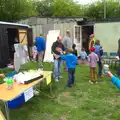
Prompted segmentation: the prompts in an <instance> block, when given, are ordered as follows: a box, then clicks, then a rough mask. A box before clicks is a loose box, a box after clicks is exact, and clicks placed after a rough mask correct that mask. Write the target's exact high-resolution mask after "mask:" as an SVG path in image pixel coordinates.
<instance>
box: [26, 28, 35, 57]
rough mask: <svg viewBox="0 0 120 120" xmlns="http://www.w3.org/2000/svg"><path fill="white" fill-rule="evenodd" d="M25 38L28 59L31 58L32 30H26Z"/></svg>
mask: <svg viewBox="0 0 120 120" xmlns="http://www.w3.org/2000/svg"><path fill="white" fill-rule="evenodd" d="M27 36H28V52H29V57H30V58H31V57H32V46H33V44H34V43H33V30H32V28H28V29H27Z"/></svg>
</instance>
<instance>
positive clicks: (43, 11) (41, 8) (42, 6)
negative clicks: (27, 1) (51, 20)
mask: <svg viewBox="0 0 120 120" xmlns="http://www.w3.org/2000/svg"><path fill="white" fill-rule="evenodd" d="M53 1H54V0H41V1H39V0H37V1H35V2H34V5H35V6H36V11H37V13H38V16H40V17H51V16H52V14H53V10H52V3H53Z"/></svg>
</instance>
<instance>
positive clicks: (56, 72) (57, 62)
mask: <svg viewBox="0 0 120 120" xmlns="http://www.w3.org/2000/svg"><path fill="white" fill-rule="evenodd" d="M61 64H62V60H61V59H54V70H53V76H54V78H55V79H57V80H58V79H59V76H60V72H61Z"/></svg>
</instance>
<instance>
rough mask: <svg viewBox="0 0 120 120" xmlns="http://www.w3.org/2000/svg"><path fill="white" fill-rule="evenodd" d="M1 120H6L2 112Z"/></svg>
mask: <svg viewBox="0 0 120 120" xmlns="http://www.w3.org/2000/svg"><path fill="white" fill-rule="evenodd" d="M0 120H6V119H5V117H4V115H3V113H2V112H1V111H0Z"/></svg>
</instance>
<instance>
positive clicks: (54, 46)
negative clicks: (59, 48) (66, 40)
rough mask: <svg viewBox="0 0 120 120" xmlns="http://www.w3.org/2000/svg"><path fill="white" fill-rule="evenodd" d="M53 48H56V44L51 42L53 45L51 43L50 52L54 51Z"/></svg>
mask: <svg viewBox="0 0 120 120" xmlns="http://www.w3.org/2000/svg"><path fill="white" fill-rule="evenodd" d="M55 49H56V45H55V43H53V45H52V47H51V52H52V53H55V51H56V50H55Z"/></svg>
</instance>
